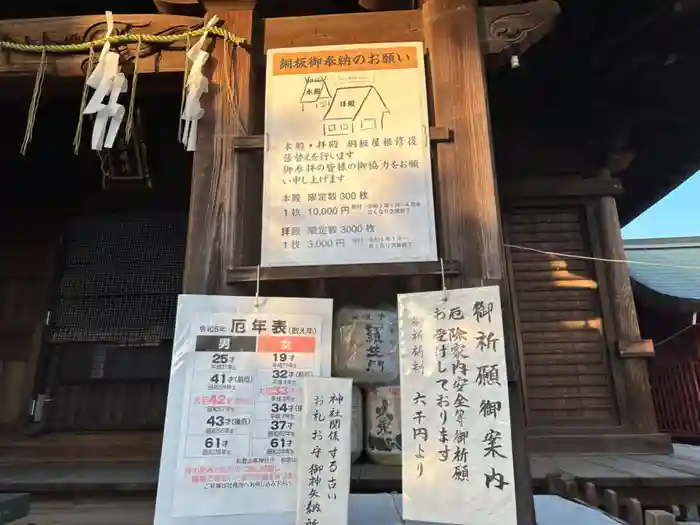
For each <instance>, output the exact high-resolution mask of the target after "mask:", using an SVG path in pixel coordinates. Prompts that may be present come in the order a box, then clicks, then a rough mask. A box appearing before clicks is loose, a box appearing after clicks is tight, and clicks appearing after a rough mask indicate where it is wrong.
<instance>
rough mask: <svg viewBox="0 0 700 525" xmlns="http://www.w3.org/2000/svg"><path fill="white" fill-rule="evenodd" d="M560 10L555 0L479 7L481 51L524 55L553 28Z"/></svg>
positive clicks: (537, 0) (536, 0)
mask: <svg viewBox="0 0 700 525" xmlns="http://www.w3.org/2000/svg"><path fill="white" fill-rule="evenodd" d="M560 13H561V9H560V7H559V4H558V3H557V2H555V1H554V0H535V1H534V2H525V3H522V4H511V5H499V6H486V7H482V8H481V9H480V13H479V14H480V22H481V24H480V27H482V28H483V33H482V42H483V43H484V52H485V53H489V54H501V53H504V52H505V53H507V54H514V55H521V54H523V53H524V52H525V51H526V50H527V49H528V48H529V47H530V46H532V45H533V44H535V43H537V42H539V41H540V40H542V39H543V38H544V37H545V36H546V35H547V34H548V33H549V32H550V31H551V30H552V29H554V25H555V23H556V20H557V18H558V17H559V14H560Z"/></svg>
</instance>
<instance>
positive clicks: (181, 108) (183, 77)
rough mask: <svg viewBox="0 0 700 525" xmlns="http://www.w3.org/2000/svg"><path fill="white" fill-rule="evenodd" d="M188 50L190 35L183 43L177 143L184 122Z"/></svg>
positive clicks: (179, 139) (188, 70) (188, 60)
mask: <svg viewBox="0 0 700 525" xmlns="http://www.w3.org/2000/svg"><path fill="white" fill-rule="evenodd" d="M189 50H190V35H187V42H186V43H185V68H184V73H183V74H182V94H181V95H180V115H179V117H178V125H177V141H178V142H180V141H181V140H182V130H183V126H184V122H183V120H182V112H183V111H184V110H185V98H186V97H187V77H188V76H189V74H190V59H189V58H188V57H187V53H188V52H189Z"/></svg>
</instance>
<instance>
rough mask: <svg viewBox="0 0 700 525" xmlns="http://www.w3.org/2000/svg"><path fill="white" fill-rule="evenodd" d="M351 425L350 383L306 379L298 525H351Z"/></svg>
mask: <svg viewBox="0 0 700 525" xmlns="http://www.w3.org/2000/svg"><path fill="white" fill-rule="evenodd" d="M351 422H352V379H341V378H333V379H330V378H319V377H310V378H306V379H305V381H304V410H303V412H302V417H301V429H300V434H301V435H300V437H299V446H298V447H297V453H298V455H299V459H298V479H299V496H298V498H297V521H296V525H347V523H348V501H349V496H350V463H351V462H350V453H351V449H352V444H351V433H350V426H351Z"/></svg>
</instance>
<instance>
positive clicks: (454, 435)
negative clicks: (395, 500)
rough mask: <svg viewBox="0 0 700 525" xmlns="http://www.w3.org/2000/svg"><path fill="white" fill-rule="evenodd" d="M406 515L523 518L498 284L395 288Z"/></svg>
mask: <svg viewBox="0 0 700 525" xmlns="http://www.w3.org/2000/svg"><path fill="white" fill-rule="evenodd" d="M398 306H399V349H400V353H401V411H402V414H401V425H402V434H403V454H402V460H403V465H402V468H403V473H402V478H403V509H404V512H403V517H404V519H406V520H416V521H426V522H436V523H450V524H457V525H493V524H495V523H498V524H499V525H515V524H516V523H517V517H516V505H515V486H514V479H513V452H512V445H511V430H510V409H509V404H508V379H507V376H506V374H507V372H506V357H505V349H504V346H503V320H502V317H501V302H500V296H499V289H498V287H497V286H487V287H482V288H470V289H462V290H449V291H448V292H447V300H445V293H444V292H442V291H440V292H427V293H416V294H406V295H399V296H398Z"/></svg>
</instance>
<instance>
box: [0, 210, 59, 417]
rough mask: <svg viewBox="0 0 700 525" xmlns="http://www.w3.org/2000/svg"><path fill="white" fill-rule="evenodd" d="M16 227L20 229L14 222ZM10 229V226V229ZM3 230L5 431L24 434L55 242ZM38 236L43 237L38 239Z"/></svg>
mask: <svg viewBox="0 0 700 525" xmlns="http://www.w3.org/2000/svg"><path fill="white" fill-rule="evenodd" d="M11 223H12V224H15V225H16V224H21V222H19V221H17V220H14V221H12V222H11ZM5 224H6V225H7V224H8V223H5ZM23 230H25V232H26V238H24V239H18V238H17V235H16V233H17V231H16V230H14V231H13V230H11V229H10V228H7V229H4V230H0V363H1V366H0V427H2V428H19V427H20V426H21V425H22V424H23V422H24V419H25V417H26V416H27V410H28V408H29V403H30V400H31V397H32V389H33V385H34V371H35V369H36V363H37V361H38V358H39V351H40V349H41V340H42V335H43V329H44V322H45V319H46V311H47V307H48V298H49V294H50V285H51V278H52V272H53V261H54V250H55V246H56V245H55V242H54V240H53V239H51V238H47V237H46V235H41V234H40V232H33V231H32V227H31V225H29V224H28V225H27V226H26V227H25V228H23ZM38 233H39V234H38Z"/></svg>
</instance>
